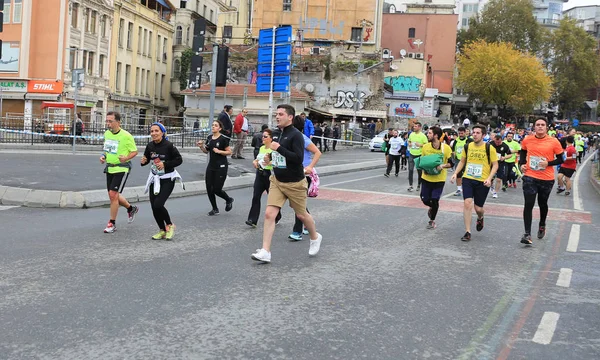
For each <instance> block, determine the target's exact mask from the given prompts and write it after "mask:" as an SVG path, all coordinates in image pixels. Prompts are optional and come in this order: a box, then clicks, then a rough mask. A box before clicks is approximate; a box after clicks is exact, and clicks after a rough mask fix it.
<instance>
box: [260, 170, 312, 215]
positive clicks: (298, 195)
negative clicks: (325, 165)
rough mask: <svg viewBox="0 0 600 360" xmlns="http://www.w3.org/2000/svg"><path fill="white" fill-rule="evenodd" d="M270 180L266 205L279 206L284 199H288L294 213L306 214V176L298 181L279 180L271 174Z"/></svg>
mask: <svg viewBox="0 0 600 360" xmlns="http://www.w3.org/2000/svg"><path fill="white" fill-rule="evenodd" d="M270 181H271V186H270V187H269V197H268V198H267V205H269V206H277V207H278V208H281V207H283V204H285V201H286V200H289V201H290V207H291V208H292V209H294V212H295V213H296V214H298V215H304V214H306V196H307V195H306V192H307V191H308V183H307V182H306V178H305V179H302V180H301V181H298V182H280V181H277V179H276V178H275V175H271V178H270Z"/></svg>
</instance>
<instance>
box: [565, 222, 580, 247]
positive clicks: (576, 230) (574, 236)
mask: <svg viewBox="0 0 600 360" xmlns="http://www.w3.org/2000/svg"><path fill="white" fill-rule="evenodd" d="M580 233H581V226H580V225H579V224H573V225H572V226H571V233H570V234H569V243H568V244H567V251H568V252H577V247H578V246H579V234H580Z"/></svg>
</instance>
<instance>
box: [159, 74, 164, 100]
mask: <svg viewBox="0 0 600 360" xmlns="http://www.w3.org/2000/svg"><path fill="white" fill-rule="evenodd" d="M164 87H165V76H164V75H161V76H160V99H161V100H163V99H164V97H163V93H164V89H163V88H164Z"/></svg>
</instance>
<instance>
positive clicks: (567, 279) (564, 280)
mask: <svg viewBox="0 0 600 360" xmlns="http://www.w3.org/2000/svg"><path fill="white" fill-rule="evenodd" d="M572 276H573V269H568V268H561V269H560V273H559V274H558V280H557V281H556V285H557V286H562V287H569V286H571V277H572Z"/></svg>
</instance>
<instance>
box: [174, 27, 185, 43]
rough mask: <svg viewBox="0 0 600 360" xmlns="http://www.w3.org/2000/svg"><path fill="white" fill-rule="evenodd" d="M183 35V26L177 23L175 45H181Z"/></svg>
mask: <svg viewBox="0 0 600 360" xmlns="http://www.w3.org/2000/svg"><path fill="white" fill-rule="evenodd" d="M182 36H183V28H182V27H181V25H177V28H176V30H175V45H181V38H182Z"/></svg>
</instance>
